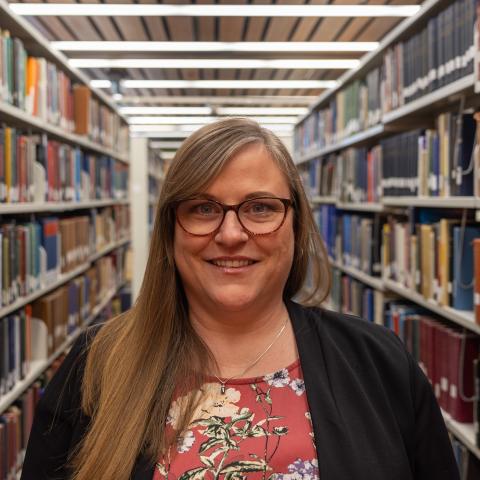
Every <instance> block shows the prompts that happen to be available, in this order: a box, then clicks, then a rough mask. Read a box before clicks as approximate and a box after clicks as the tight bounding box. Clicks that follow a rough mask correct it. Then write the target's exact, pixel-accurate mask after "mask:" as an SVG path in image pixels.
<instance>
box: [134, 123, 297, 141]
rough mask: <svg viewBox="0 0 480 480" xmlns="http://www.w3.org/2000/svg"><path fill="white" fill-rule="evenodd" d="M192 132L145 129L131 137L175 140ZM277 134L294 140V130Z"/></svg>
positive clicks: (288, 139)
mask: <svg viewBox="0 0 480 480" xmlns="http://www.w3.org/2000/svg"><path fill="white" fill-rule="evenodd" d="M200 127H201V125H197V129H198V128H200ZM191 133H192V132H180V131H178V130H177V131H172V132H152V131H144V132H132V131H131V132H130V136H131V137H136V138H150V139H153V138H160V139H162V140H168V139H175V140H182V139H185V138H187V137H188V136H190V135H191ZM275 135H276V136H277V137H279V138H281V139H285V140H286V141H289V142H291V141H292V135H293V130H292V131H289V132H275Z"/></svg>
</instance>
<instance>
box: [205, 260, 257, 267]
mask: <svg viewBox="0 0 480 480" xmlns="http://www.w3.org/2000/svg"><path fill="white" fill-rule="evenodd" d="M212 263H213V264H214V265H216V266H217V267H225V268H239V267H247V266H248V265H252V264H253V260H212Z"/></svg>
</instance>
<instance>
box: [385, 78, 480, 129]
mask: <svg viewBox="0 0 480 480" xmlns="http://www.w3.org/2000/svg"><path fill="white" fill-rule="evenodd" d="M474 85H475V79H474V76H473V75H468V76H466V77H465V78H461V79H459V80H457V81H455V82H453V83H451V84H448V85H445V87H442V88H439V89H438V90H435V91H434V92H432V93H429V94H427V95H424V96H423V97H421V98H419V99H418V100H413V101H412V102H409V103H407V104H406V105H404V106H402V107H400V108H397V109H395V110H392V111H391V112H388V113H385V114H384V115H383V117H382V122H383V124H384V125H389V124H393V123H395V122H396V121H398V120H402V119H404V118H405V117H408V116H410V115H420V114H423V113H425V112H426V111H430V112H431V111H432V110H436V109H438V108H439V107H441V106H444V105H446V104H449V103H450V104H451V103H454V102H457V101H458V96H459V95H462V94H463V95H474V91H473V87H474Z"/></svg>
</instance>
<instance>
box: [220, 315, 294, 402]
mask: <svg viewBox="0 0 480 480" xmlns="http://www.w3.org/2000/svg"><path fill="white" fill-rule="evenodd" d="M288 318H289V317H287V318H286V319H285V322H284V324H283V325H282V328H281V329H280V330H279V331H278V332H277V334H276V335H275V338H274V339H273V340H272V342H271V343H270V344H269V345H268V347H267V348H266V349H265V350H264V351H263V352H262V353H260V355H258V356H257V358H255V360H254V361H253V362H252V363H251V364H250V365H248V366H247V368H245V370H243V371H242V372H241V373H237V374H236V375H232V376H231V377H229V378H227V379H226V380H221V379H220V378H219V377H217V376H216V375H215V374H213V376H214V377H215V378H216V379H217V380H218V382H219V383H220V393H221V394H222V395H223V394H224V393H225V385H226V384H227V383H228V382H229V381H230V380H233V379H234V378H237V377H243V375H245V374H246V373H247V372H248V371H249V370H250V369H251V368H253V367H254V366H255V365H256V364H257V363H258V362H259V361H260V360H261V359H262V358H263V357H264V356H265V355H266V354H267V353H268V351H269V350H270V349H271V348H272V347H273V344H274V343H275V342H276V341H277V340H278V339H279V338H280V335H281V334H282V333H283V331H284V330H285V328H286V326H287V323H288Z"/></svg>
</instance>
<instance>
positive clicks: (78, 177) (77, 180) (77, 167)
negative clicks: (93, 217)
mask: <svg viewBox="0 0 480 480" xmlns="http://www.w3.org/2000/svg"><path fill="white" fill-rule="evenodd" d="M74 158H75V160H74V162H75V164H74V185H75V197H74V198H75V201H76V202H79V201H80V200H81V195H80V193H81V190H82V151H81V150H80V149H79V148H76V149H75V157H74Z"/></svg>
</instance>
